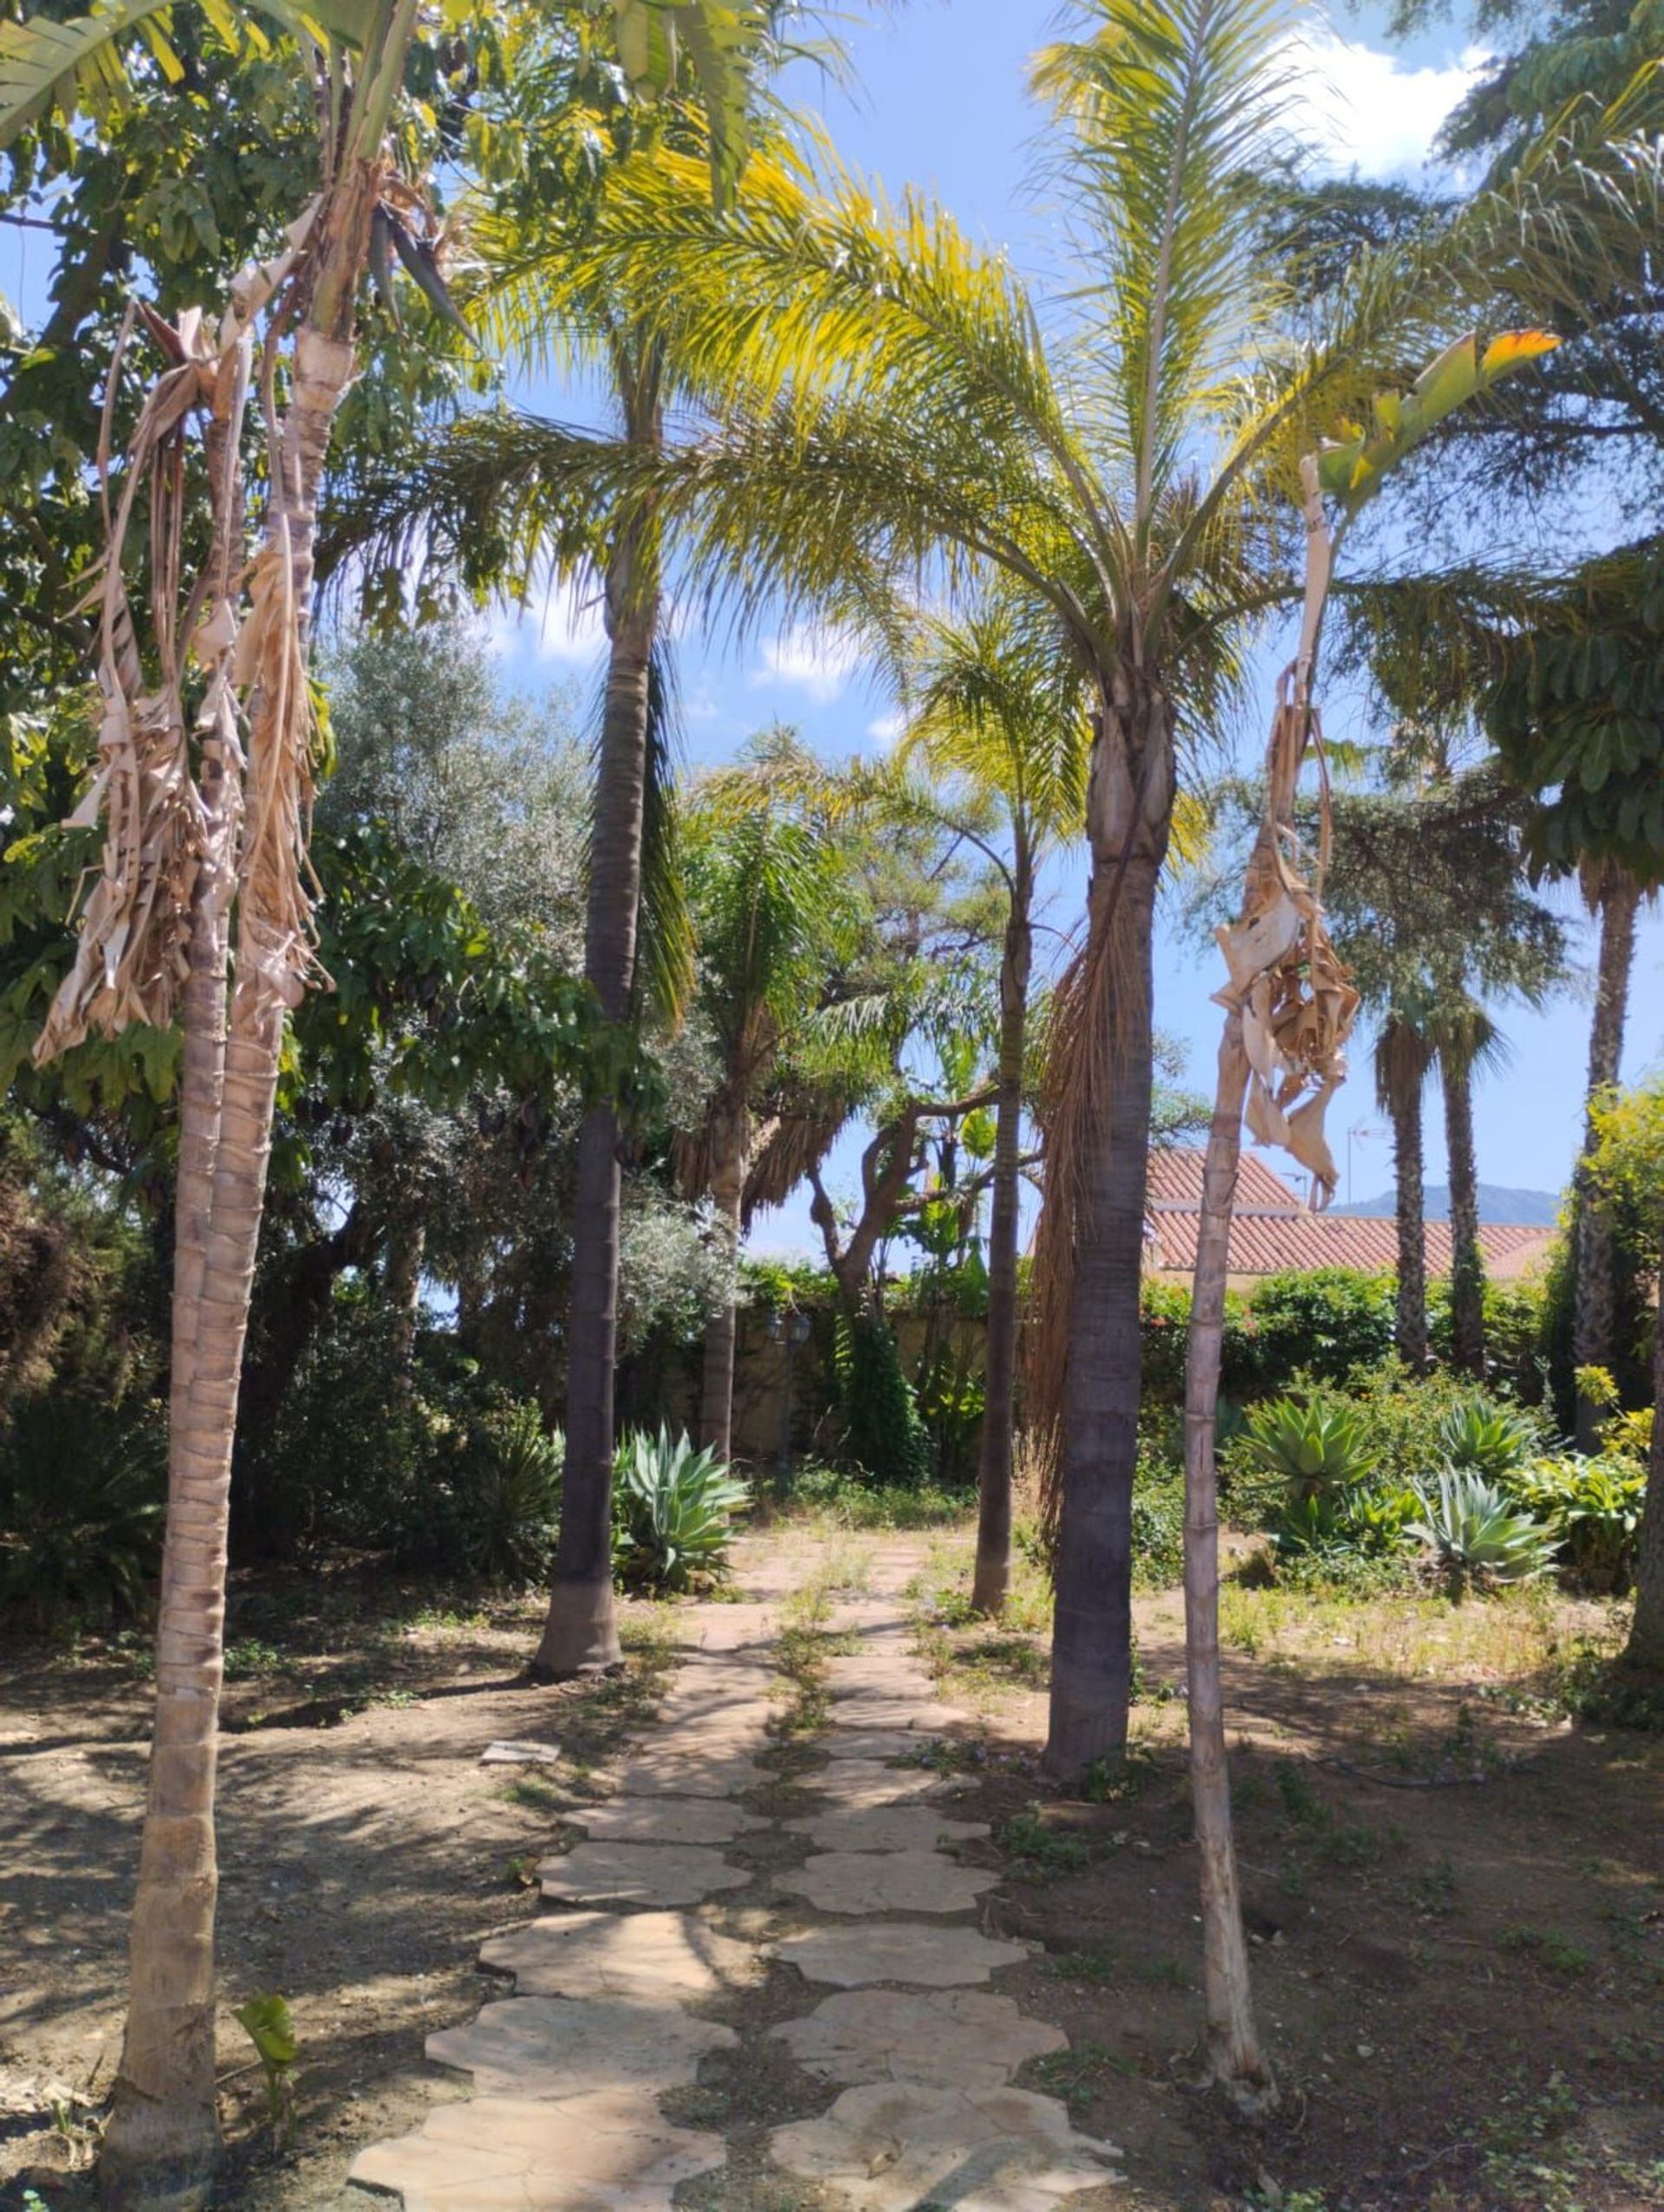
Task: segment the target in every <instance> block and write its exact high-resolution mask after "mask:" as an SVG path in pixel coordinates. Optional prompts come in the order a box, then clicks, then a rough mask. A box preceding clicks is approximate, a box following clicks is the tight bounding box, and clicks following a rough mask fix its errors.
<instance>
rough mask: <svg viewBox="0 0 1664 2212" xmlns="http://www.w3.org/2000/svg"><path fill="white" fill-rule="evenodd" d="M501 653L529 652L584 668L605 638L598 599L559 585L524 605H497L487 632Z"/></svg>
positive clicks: (573, 666)
mask: <svg viewBox="0 0 1664 2212" xmlns="http://www.w3.org/2000/svg"><path fill="white" fill-rule="evenodd" d="M488 634H489V636H490V638H491V645H492V647H493V648H494V649H495V650H496V651H497V652H498V653H501V654H515V653H528V654H530V655H531V657H532V658H533V659H534V660H549V661H554V662H556V664H557V665H558V666H560V667H567V668H587V667H588V666H589V665H590V663H591V662H592V661H593V660H595V656H596V655H597V654H599V653H600V651H601V647H603V646H604V645H605V644H606V642H607V626H606V624H605V622H604V621H602V619H601V602H600V600H599V599H598V598H597V597H595V595H593V594H591V595H588V596H581V595H580V594H579V593H578V591H577V590H576V589H575V587H574V586H572V585H570V584H561V585H558V586H557V587H556V589H554V590H553V591H551V592H549V593H548V594H546V595H545V596H543V598H541V599H534V600H533V601H532V602H531V603H530V606H527V607H523V608H522V607H499V608H497V612H496V613H495V614H494V615H493V616H492V619H491V626H490V630H489V633H488Z"/></svg>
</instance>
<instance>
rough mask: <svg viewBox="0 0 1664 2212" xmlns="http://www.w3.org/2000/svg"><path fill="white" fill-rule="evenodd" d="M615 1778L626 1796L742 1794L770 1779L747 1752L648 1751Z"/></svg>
mask: <svg viewBox="0 0 1664 2212" xmlns="http://www.w3.org/2000/svg"><path fill="white" fill-rule="evenodd" d="M613 1779H614V1783H615V1784H616V1786H617V1788H618V1790H619V1792H620V1794H621V1796H624V1797H708V1798H725V1797H738V1795H739V1793H740V1792H741V1791H743V1790H754V1789H756V1788H757V1786H758V1785H759V1784H760V1783H763V1782H765V1781H766V1780H767V1779H768V1774H767V1772H766V1770H765V1769H764V1768H763V1767H761V1766H758V1765H757V1761H756V1760H754V1759H751V1758H748V1757H747V1756H746V1755H745V1754H744V1753H743V1752H738V1751H722V1750H712V1751H710V1752H700V1751H686V1752H683V1751H644V1752H642V1753H640V1754H639V1756H637V1757H636V1758H634V1759H632V1760H630V1761H629V1762H628V1763H627V1765H626V1766H621V1767H620V1768H619V1769H618V1771H617V1773H615V1774H614V1777H613Z"/></svg>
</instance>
